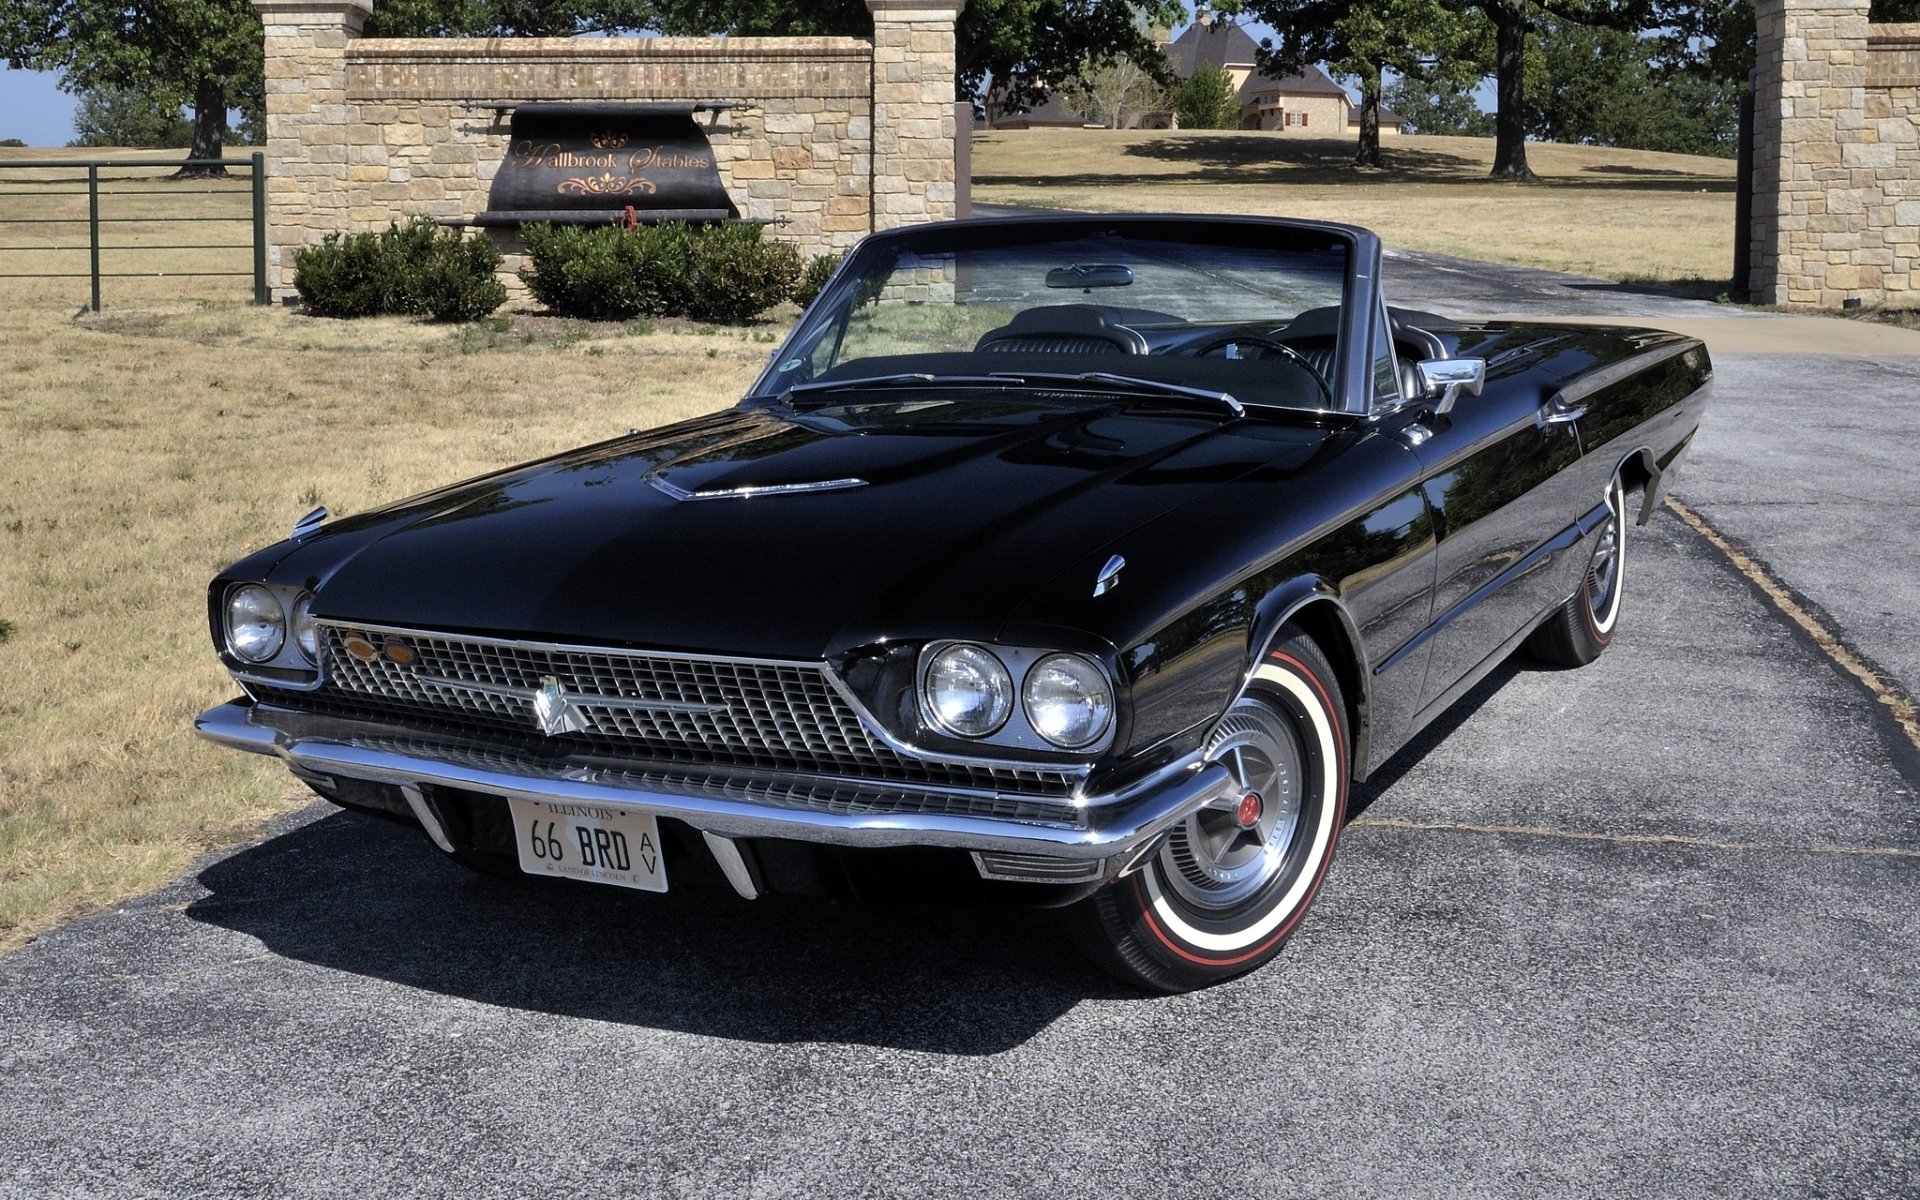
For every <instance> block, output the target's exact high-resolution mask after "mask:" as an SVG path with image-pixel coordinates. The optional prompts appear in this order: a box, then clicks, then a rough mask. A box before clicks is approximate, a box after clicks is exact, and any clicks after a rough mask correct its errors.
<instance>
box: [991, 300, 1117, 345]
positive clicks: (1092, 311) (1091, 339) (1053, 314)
mask: <svg viewBox="0 0 1920 1200" xmlns="http://www.w3.org/2000/svg"><path fill="white" fill-rule="evenodd" d="M974 349H975V350H985V351H988V352H991V353H1015V354H1145V353H1146V352H1147V339H1146V338H1144V337H1142V336H1141V335H1140V332H1139V331H1138V330H1136V329H1129V328H1128V327H1127V326H1125V325H1122V324H1120V323H1119V321H1117V320H1115V318H1114V315H1113V313H1112V311H1111V310H1108V309H1104V308H1098V307H1095V306H1094V305H1091V304H1056V305H1052V306H1050V307H1046V308H1029V309H1027V310H1026V311H1025V312H1022V313H1019V314H1017V315H1015V317H1014V318H1013V320H1011V321H1009V322H1007V323H1006V324H1005V325H1002V326H1001V327H1000V328H998V329H990V330H988V331H987V332H986V333H985V334H983V335H981V338H980V340H979V342H977V343H976V344H975V345H974Z"/></svg>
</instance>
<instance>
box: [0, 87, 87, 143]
mask: <svg viewBox="0 0 1920 1200" xmlns="http://www.w3.org/2000/svg"><path fill="white" fill-rule="evenodd" d="M59 79H60V76H58V75H57V74H55V73H54V72H52V71H8V70H5V69H4V68H0V138H19V139H20V140H21V141H23V142H25V143H27V145H29V146H64V145H66V144H67V143H68V142H70V141H72V140H73V97H72V96H69V95H67V94H66V93H65V92H63V91H61V90H60V89H59V88H57V87H55V86H54V85H55V84H56V83H57V82H58V81H59Z"/></svg>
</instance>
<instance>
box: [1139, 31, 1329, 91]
mask: <svg viewBox="0 0 1920 1200" xmlns="http://www.w3.org/2000/svg"><path fill="white" fill-rule="evenodd" d="M1259 57H1260V47H1259V46H1258V45H1256V44H1255V43H1254V40H1253V38H1252V37H1250V36H1248V34H1247V31H1246V30H1244V29H1242V28H1241V27H1240V26H1239V25H1238V24H1237V23H1235V22H1233V21H1221V20H1214V21H1210V22H1202V21H1195V22H1194V23H1193V24H1191V25H1189V26H1187V27H1186V29H1185V30H1183V31H1182V32H1181V34H1180V36H1179V37H1177V38H1175V39H1173V44H1172V45H1170V46H1168V47H1167V61H1168V62H1169V63H1170V64H1172V66H1173V73H1174V74H1175V75H1178V76H1180V78H1182V79H1185V78H1187V77H1188V76H1190V75H1192V74H1193V73H1194V72H1195V71H1197V70H1199V69H1200V68H1201V67H1203V66H1204V67H1221V68H1226V67H1245V68H1247V70H1248V75H1247V81H1246V82H1245V83H1243V84H1241V85H1240V98H1241V100H1243V101H1246V100H1251V99H1252V98H1253V97H1254V96H1255V95H1256V94H1258V93H1260V92H1282V93H1284V94H1286V95H1289V96H1338V97H1340V98H1341V99H1342V100H1347V99H1349V97H1348V96H1347V92H1346V89H1345V88H1342V87H1341V86H1340V85H1339V84H1337V83H1335V82H1334V81H1333V80H1331V79H1329V78H1327V73H1326V72H1325V71H1322V70H1321V69H1320V68H1319V67H1308V68H1307V69H1306V70H1304V71H1300V72H1298V73H1296V74H1292V75H1269V74H1267V73H1266V72H1264V71H1260V70H1258V69H1257V64H1258V62H1259Z"/></svg>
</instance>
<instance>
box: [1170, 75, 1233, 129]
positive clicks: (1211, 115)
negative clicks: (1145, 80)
mask: <svg viewBox="0 0 1920 1200" xmlns="http://www.w3.org/2000/svg"><path fill="white" fill-rule="evenodd" d="M1173 115H1174V117H1175V119H1177V120H1178V121H1179V122H1180V128H1182V129H1232V128H1233V127H1234V126H1236V125H1238V124H1239V123H1240V93H1238V92H1236V91H1234V89H1233V76H1231V75H1229V74H1227V72H1226V70H1225V69H1224V68H1222V67H1217V66H1215V65H1213V64H1212V63H1202V64H1200V66H1198V67H1197V68H1195V69H1194V72H1193V74H1191V75H1189V76H1187V77H1186V78H1185V79H1183V80H1181V81H1180V87H1179V88H1178V89H1177V90H1176V91H1175V92H1174V94H1173Z"/></svg>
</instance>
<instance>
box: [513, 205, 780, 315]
mask: <svg viewBox="0 0 1920 1200" xmlns="http://www.w3.org/2000/svg"><path fill="white" fill-rule="evenodd" d="M764 232H765V226H762V225H760V224H757V223H755V222H751V221H741V222H735V223H729V224H724V225H687V224H685V223H682V222H679V221H663V222H661V223H660V224H658V225H642V226H640V227H639V228H637V229H633V230H624V229H621V228H620V227H619V226H616V225H595V226H584V225H545V224H541V225H529V226H526V227H525V228H523V229H522V230H521V235H522V237H524V238H525V239H526V243H527V256H528V258H529V259H531V260H532V265H531V266H529V267H528V268H526V269H525V270H523V271H521V272H520V278H521V279H523V280H525V281H526V285H527V290H528V291H530V292H532V293H533V296H534V298H535V299H536V300H538V301H540V303H542V304H544V305H546V306H547V307H548V308H549V309H551V310H552V311H554V312H555V313H558V314H560V315H561V316H567V317H580V318H584V319H587V320H593V321H630V320H632V319H633V318H635V317H691V318H692V319H694V320H696V321H706V322H710V323H713V324H719V325H738V324H742V323H744V322H747V321H751V320H752V319H753V318H755V317H757V316H759V315H760V314H761V313H763V312H765V311H767V310H768V309H769V308H772V307H773V306H774V305H776V304H779V303H780V302H781V301H783V300H787V299H789V298H791V297H792V296H793V294H794V290H795V288H796V287H797V286H799V285H800V283H801V280H802V276H803V268H802V266H801V261H800V252H799V251H797V250H795V249H794V248H793V247H792V246H790V245H788V244H787V243H785V242H770V241H767V240H766V239H765V237H764V236H763V234H764Z"/></svg>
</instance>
